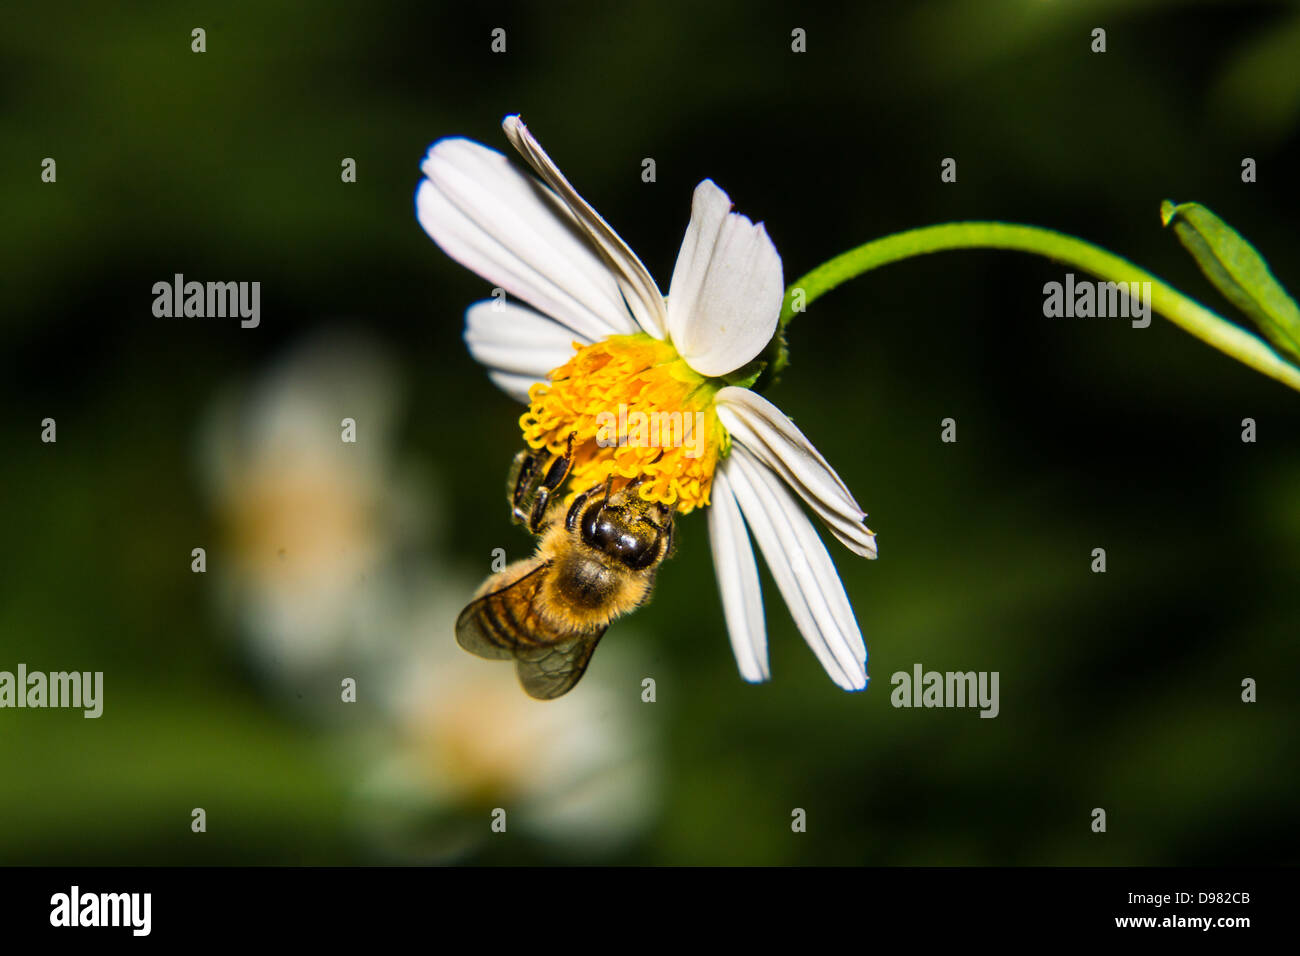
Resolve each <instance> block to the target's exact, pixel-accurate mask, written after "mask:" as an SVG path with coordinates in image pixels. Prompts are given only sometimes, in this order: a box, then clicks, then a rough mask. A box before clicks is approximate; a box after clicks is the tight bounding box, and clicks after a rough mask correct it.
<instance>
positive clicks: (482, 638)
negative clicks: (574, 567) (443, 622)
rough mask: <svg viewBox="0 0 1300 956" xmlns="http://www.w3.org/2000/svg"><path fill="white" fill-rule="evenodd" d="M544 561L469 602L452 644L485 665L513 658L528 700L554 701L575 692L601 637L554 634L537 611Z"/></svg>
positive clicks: (546, 565)
mask: <svg viewBox="0 0 1300 956" xmlns="http://www.w3.org/2000/svg"><path fill="white" fill-rule="evenodd" d="M549 567H550V562H549V561H545V562H542V563H540V564H538V565H537V567H535V568H533V569H532V570H530V571H527V572H526V573H525V574H523V575H522V576H521V577H518V578H515V580H513V581H511V582H510V583H509V584H506V585H504V586H502V587H499V588H495V589H492V586H491V582H489V584H488V588H489V590H488V592H487V593H486V594H484V595H483V596H482V597H479V598H476V599H475V600H474V601H472V602H470V605H469V607H467V608H465V610H463V611H461V613H460V617H459V618H457V619H456V643H457V644H459V645H460V646H461V647H463V648H464V649H465V650H467V651H469V652H470V653H471V654H476V655H478V656H479V657H486V658H488V659H489V660H498V661H501V660H510V659H514V661H515V662H516V663H515V670H516V671H517V672H518V674H519V683H520V684H522V685H523V688H524V690H525V691H526V692H527V693H528V696H529V697H535V698H536V699H537V700H554V699H555V698H556V697H561V696H563V695H564V694H567V693H568V692H569V691H570V690H572V689H573V685H574V684H576V683H578V679H579V678H580V677H582V675H583V673H584V672H585V671H586V670H587V664H588V663H589V662H590V661H591V655H592V652H593V651H595V650H596V643H597V642H598V641H599V640H600V639H601V637H602V636H603V635H604V633H605V628H603V627H602V628H601V629H600V630H598V631H585V632H583V631H569V630H563V629H557V628H555V627H553V626H552V625H551V624H549V623H548V622H547V621H546V620H545V619H544V618H542V617H541V616H540V615H539V614H537V612H536V610H535V607H536V604H537V600H538V597H539V593H538V592H539V591H540V590H541V587H542V582H543V581H544V580H545V572H546V570H547V568H549Z"/></svg>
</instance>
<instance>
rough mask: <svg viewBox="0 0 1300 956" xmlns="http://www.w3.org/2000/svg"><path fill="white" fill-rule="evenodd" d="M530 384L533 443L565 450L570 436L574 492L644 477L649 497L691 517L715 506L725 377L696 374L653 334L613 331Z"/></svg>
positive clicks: (724, 442) (527, 431) (723, 439)
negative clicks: (717, 399) (712, 494)
mask: <svg viewBox="0 0 1300 956" xmlns="http://www.w3.org/2000/svg"><path fill="white" fill-rule="evenodd" d="M548 378H549V379H550V384H541V383H538V384H536V385H534V386H533V387H532V388H531V389H529V391H528V399H529V406H528V411H526V412H525V413H524V414H523V416H522V417H521V418H520V419H519V425H520V427H521V428H523V432H524V440H525V441H526V442H527V443H528V446H529V447H530V448H546V449H548V450H550V451H551V452H553V453H555V454H562V453H563V452H564V451H565V450H566V448H567V447H568V441H569V436H570V435H573V436H574V437H573V470H572V472H570V482H571V483H572V484H571V488H572V492H573V493H574V494H576V493H578V492H581V491H584V490H585V489H587V488H590V487H591V486H593V485H596V484H600V483H603V482H604V481H605V479H606V478H607V477H608V476H609V475H614V476H615V479H619V478H624V479H632V478H636V477H638V476H641V475H644V476H645V478H644V481H643V482H642V484H641V485H640V486H639V492H640V495H641V497H642V498H645V499H646V500H648V501H659V502H662V503H663V504H665V505H676V506H677V511H678V513H680V514H685V513H687V512H689V511H691V510H693V509H695V508H698V507H699V506H701V505H707V504H708V503H709V489H710V487H711V486H712V485H713V472H714V470H715V469H716V468H717V466H718V460H719V458H720V457H722V456H723V455H725V454H726V451H727V447H728V441H729V438H728V436H727V432H726V429H725V428H723V426H722V423H721V422H720V421H718V416H717V413H716V412H715V411H714V409H713V400H714V396H715V395H717V392H718V389H719V387H720V386H721V383H720V382H718V381H717V380H716V379H708V378H705V377H704V376H702V375H700V374H699V373H698V372H695V371H693V370H692V369H691V368H690V366H688V365H687V364H686V362H685V360H684V359H682V357H681V356H680V355H678V354H677V350H676V349H674V348H673V347H672V345H670V344H669V343H667V342H661V341H659V340H658V339H655V338H652V337H650V336H649V335H644V334H641V335H615V336H611V337H609V338H607V339H603V340H602V341H600V342H596V343H594V344H593V345H587V346H582V347H578V353H577V354H576V355H574V356H573V358H571V359H569V361H568V362H566V363H565V364H563V365H561V366H560V367H559V368H557V369H555V370H554V371H552V372H551V373H550V374H549V375H548Z"/></svg>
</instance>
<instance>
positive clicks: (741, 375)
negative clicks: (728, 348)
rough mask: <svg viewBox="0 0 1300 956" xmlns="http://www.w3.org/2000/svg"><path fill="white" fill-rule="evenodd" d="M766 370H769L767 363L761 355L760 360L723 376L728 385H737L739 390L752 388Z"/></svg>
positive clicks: (757, 359)
mask: <svg viewBox="0 0 1300 956" xmlns="http://www.w3.org/2000/svg"><path fill="white" fill-rule="evenodd" d="M765 368H767V362H766V361H765V360H764V358H763V356H762V354H760V355H759V357H758V358H756V359H753V360H752V361H750V362H748V363H746V364H745V365H742V366H741V367H740V368H738V369H736V370H735V371H734V372H728V373H727V374H726V375H723V376H722V380H723V381H724V382H726V383H727V384H728V385H735V386H737V387H738V388H751V387H753V385H754V383H755V382H757V381H758V377H759V376H760V375H762V374H763V369H765Z"/></svg>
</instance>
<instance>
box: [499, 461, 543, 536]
mask: <svg viewBox="0 0 1300 956" xmlns="http://www.w3.org/2000/svg"><path fill="white" fill-rule="evenodd" d="M544 454H545V453H544V452H539V451H532V450H530V449H528V448H525V449H524V450H523V451H521V452H519V454H517V455H515V459H514V461H513V462H511V464H510V475H509V477H508V478H507V479H506V494H507V497H508V498H509V499H510V515H511V517H512V518H514V520H515V521H516V522H518V523H519V524H527V523H528V499H529V498H530V497H531V496H532V491H533V489H534V488H535V487H536V485H537V475H538V473H539V472H540V470H541V463H542V460H543V458H544Z"/></svg>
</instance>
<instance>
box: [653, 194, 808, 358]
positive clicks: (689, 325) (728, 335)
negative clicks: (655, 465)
mask: <svg viewBox="0 0 1300 956" xmlns="http://www.w3.org/2000/svg"><path fill="white" fill-rule="evenodd" d="M730 209H731V200H730V199H729V198H727V194H726V193H724V192H723V191H722V190H721V189H719V188H718V187H717V186H716V185H715V184H714V183H713V182H712V180H708V179H706V180H704V182H702V183H700V184H699V185H698V186H696V187H695V196H694V199H693V200H692V202H691V222H690V225H688V226H687V227H686V237H685V238H684V239H683V240H682V248H681V251H680V252H678V254H677V265H676V266H675V267H674V268H673V281H672V284H671V285H670V286H669V289H668V333H669V335H670V336H671V337H672V340H673V345H675V346H676V347H677V351H678V352H680V353H681V355H682V358H684V359H686V362H687V364H688V365H690V367H691V368H693V369H695V371H697V372H699V373H700V374H701V375H725V374H726V373H727V372H733V371H735V370H736V369H738V368H740V367H741V366H742V365H744V364H745V363H746V362H748V361H749V360H750V359H752V358H754V357H755V356H756V355H758V353H759V352H761V351H763V348H764V346H766V345H767V343H768V342H769V341H770V340H771V338H772V334H773V333H774V332H775V331H776V321H777V319H778V318H779V317H780V315H781V300H782V298H783V297H784V295H785V292H784V289H785V285H784V280H783V279H782V277H781V257H780V256H779V255H778V254H777V251H776V246H774V245H772V240H771V239H769V238H768V237H767V230H766V229H764V228H763V225H762V223H759V224H758V225H754V224H753V223H752V222H750V221H749V219H748V218H746V217H745V216H742V215H740V214H739V213H733V212H729V210H730Z"/></svg>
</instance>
